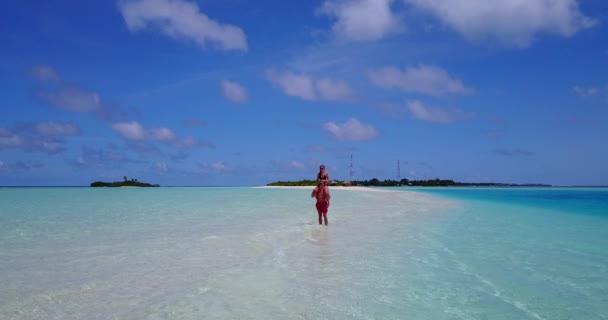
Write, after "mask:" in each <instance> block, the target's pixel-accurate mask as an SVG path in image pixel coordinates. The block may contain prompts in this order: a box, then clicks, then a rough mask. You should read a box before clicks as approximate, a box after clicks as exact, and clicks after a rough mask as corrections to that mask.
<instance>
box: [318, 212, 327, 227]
mask: <svg viewBox="0 0 608 320" xmlns="http://www.w3.org/2000/svg"><path fill="white" fill-rule="evenodd" d="M323 218H324V219H325V225H327V212H323ZM319 223H321V217H319Z"/></svg>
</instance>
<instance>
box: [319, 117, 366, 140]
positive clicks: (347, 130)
mask: <svg viewBox="0 0 608 320" xmlns="http://www.w3.org/2000/svg"><path fill="white" fill-rule="evenodd" d="M323 128H324V129H325V130H326V131H327V132H329V133H330V134H331V135H332V136H333V137H334V138H335V139H337V140H353V141H365V140H372V139H374V138H376V137H377V136H378V131H377V130H376V129H375V128H374V127H373V126H371V125H368V124H364V123H361V122H360V121H359V120H357V119H355V118H350V119H348V120H347V121H346V122H344V123H342V124H337V123H334V122H327V123H325V124H324V125H323Z"/></svg>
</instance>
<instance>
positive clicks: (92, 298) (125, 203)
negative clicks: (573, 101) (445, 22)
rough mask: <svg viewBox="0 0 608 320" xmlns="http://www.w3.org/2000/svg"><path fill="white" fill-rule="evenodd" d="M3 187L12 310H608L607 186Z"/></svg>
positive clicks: (0, 299)
mask: <svg viewBox="0 0 608 320" xmlns="http://www.w3.org/2000/svg"><path fill="white" fill-rule="evenodd" d="M331 192H332V204H331V207H330V209H329V215H328V216H329V226H328V227H325V226H319V225H318V224H317V221H316V220H317V216H316V211H315V209H314V201H313V200H312V199H311V198H310V190H306V189H268V188H249V187H242V188H202V187H201V188H194V187H189V188H177V187H175V188H165V187H161V188H141V189H140V188H117V189H115V188H108V189H105V188H101V189H98V188H0V319H3V320H4V319H28V320H29V319H104V320H105V319H594V320H595V319H608V189H601V188H596V189H594V188H496V189H492V188H432V189H422V188H421V189H418V188H395V189H372V190H369V191H356V190H352V189H339V188H333V189H331Z"/></svg>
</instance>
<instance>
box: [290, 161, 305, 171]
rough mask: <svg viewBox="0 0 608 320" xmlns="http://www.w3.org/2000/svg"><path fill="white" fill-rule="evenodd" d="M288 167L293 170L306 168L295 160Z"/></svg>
mask: <svg viewBox="0 0 608 320" xmlns="http://www.w3.org/2000/svg"><path fill="white" fill-rule="evenodd" d="M289 166H290V167H292V168H295V169H304V168H305V167H306V166H305V165H304V164H303V163H301V162H298V161H296V160H291V162H290V163H289Z"/></svg>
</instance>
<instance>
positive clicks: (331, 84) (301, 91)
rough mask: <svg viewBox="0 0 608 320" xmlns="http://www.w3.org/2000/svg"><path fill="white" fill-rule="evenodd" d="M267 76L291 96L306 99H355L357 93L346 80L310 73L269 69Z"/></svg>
mask: <svg viewBox="0 0 608 320" xmlns="http://www.w3.org/2000/svg"><path fill="white" fill-rule="evenodd" d="M266 78H267V79H268V80H269V81H270V82H272V83H273V84H274V85H276V86H278V87H279V88H281V89H282V90H283V93H285V94H286V95H289V96H294V97H298V98H302V99H304V100H310V101H313V100H326V101H354V100H356V99H357V94H356V92H355V90H353V89H352V88H351V87H350V86H349V85H348V84H347V83H346V82H344V81H340V80H332V79H329V78H319V79H316V78H314V77H313V76H311V75H308V74H296V73H292V72H283V73H279V72H276V71H273V70H271V71H267V72H266Z"/></svg>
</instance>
